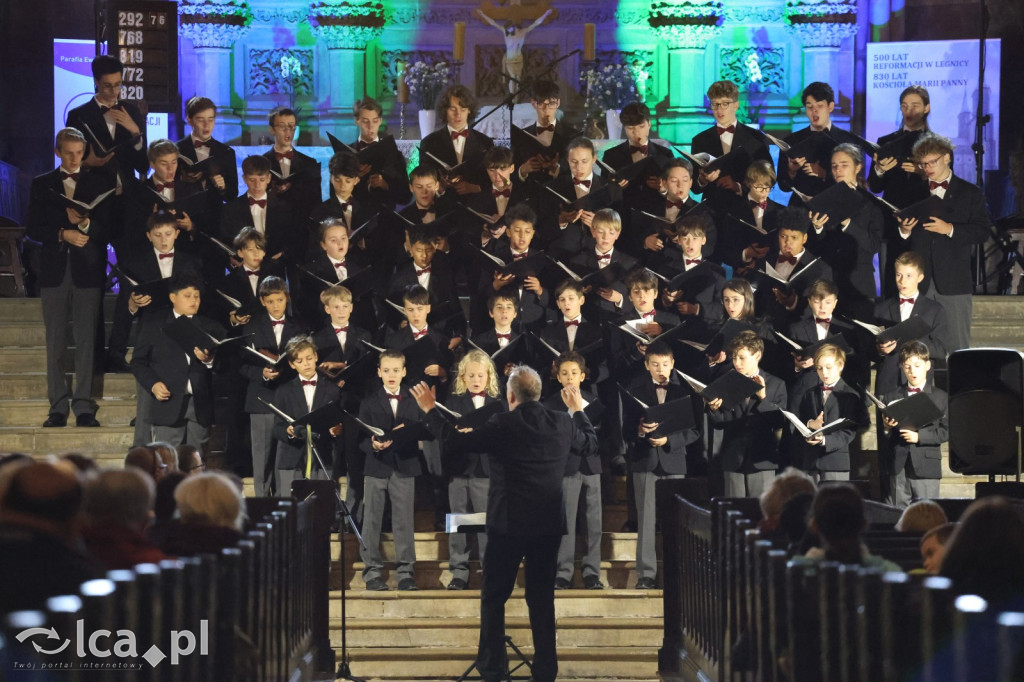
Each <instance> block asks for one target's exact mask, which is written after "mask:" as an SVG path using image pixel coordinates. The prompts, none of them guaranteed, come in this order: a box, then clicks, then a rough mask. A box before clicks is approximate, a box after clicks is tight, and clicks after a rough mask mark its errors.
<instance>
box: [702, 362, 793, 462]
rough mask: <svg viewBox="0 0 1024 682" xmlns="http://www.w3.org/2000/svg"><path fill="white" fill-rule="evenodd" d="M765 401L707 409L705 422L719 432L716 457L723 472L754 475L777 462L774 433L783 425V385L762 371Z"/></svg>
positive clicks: (776, 445)
mask: <svg viewBox="0 0 1024 682" xmlns="http://www.w3.org/2000/svg"><path fill="white" fill-rule="evenodd" d="M760 374H761V376H762V377H764V383H765V399H764V400H761V399H760V398H758V397H757V396H751V397H750V399H749V400H746V401H743V402H740V403H739V404H738V405H735V406H733V407H730V408H729V409H726V410H710V409H709V410H708V419H709V420H710V422H711V423H712V424H713V425H714V428H715V429H716V430H721V431H722V441H721V445H720V447H719V451H718V456H719V457H720V458H721V466H722V470H723V471H734V472H742V473H753V472H755V471H766V470H772V469H775V468H776V467H778V463H779V441H778V439H777V438H776V437H775V430H776V429H778V428H779V427H780V426H782V425H783V422H784V417H783V416H782V413H781V412H779V408H781V407H784V406H785V405H786V404H787V400H786V384H785V383H783V381H782V380H781V379H779V378H778V377H775V376H772V375H771V374H768V373H767V372H765V371H763V370H762V371H761V373H760Z"/></svg>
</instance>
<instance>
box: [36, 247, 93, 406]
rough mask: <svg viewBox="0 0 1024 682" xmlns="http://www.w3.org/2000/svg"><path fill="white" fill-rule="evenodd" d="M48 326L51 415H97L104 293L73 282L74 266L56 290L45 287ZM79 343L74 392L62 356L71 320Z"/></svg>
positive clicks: (48, 390) (47, 381)
mask: <svg viewBox="0 0 1024 682" xmlns="http://www.w3.org/2000/svg"><path fill="white" fill-rule="evenodd" d="M39 297H40V299H42V304H43V324H44V325H45V327H46V397H47V398H48V399H49V401H50V414H62V415H64V416H67V415H68V412H69V411H74V413H75V415H76V416H77V415H81V414H95V412H96V403H95V402H94V401H93V399H92V377H93V354H94V353H95V350H96V324H97V321H98V320H99V314H100V301H101V298H102V290H101V289H99V288H94V289H79V288H77V287H75V285H74V284H72V282H71V265H70V263H69V264H68V266H67V268H66V270H65V271H64V279H62V280H61V283H60V284H59V285H57V286H55V287H42V288H41V289H40V292H39ZM69 317H70V318H71V333H72V337H73V340H74V344H75V389H74V392H73V393H72V390H71V387H70V386H68V382H67V379H66V378H65V376H64V368H63V367H62V363H61V356H63V355H64V352H65V351H66V350H67V349H68V318H69Z"/></svg>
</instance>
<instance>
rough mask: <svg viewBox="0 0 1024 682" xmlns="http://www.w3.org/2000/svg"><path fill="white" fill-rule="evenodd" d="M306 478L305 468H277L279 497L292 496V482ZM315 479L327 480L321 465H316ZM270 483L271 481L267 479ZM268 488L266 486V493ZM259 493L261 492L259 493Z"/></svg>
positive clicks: (275, 476) (275, 474)
mask: <svg viewBox="0 0 1024 682" xmlns="http://www.w3.org/2000/svg"><path fill="white" fill-rule="evenodd" d="M305 478H306V472H305V470H301V471H300V470H299V469H275V470H274V485H275V487H276V488H277V497H291V496H292V482H293V481H302V480H305ZM313 479H314V480H327V475H326V474H324V472H323V470H322V469H320V467H319V466H315V467H314V469H313ZM254 480H255V479H254ZM267 483H268V484H269V483H270V481H267ZM266 492H267V489H266V488H264V493H266ZM257 495H259V493H257Z"/></svg>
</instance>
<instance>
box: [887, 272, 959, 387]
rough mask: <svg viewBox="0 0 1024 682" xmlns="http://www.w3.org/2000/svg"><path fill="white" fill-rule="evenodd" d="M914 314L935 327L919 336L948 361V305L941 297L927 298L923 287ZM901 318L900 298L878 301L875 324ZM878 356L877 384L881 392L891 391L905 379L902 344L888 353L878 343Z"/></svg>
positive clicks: (939, 356)
mask: <svg viewBox="0 0 1024 682" xmlns="http://www.w3.org/2000/svg"><path fill="white" fill-rule="evenodd" d="M910 314H911V315H912V316H913V315H918V316H920V317H921V319H922V320H924V321H925V322H927V323H928V324H929V325H930V326H931V328H932V330H931V331H930V332H929V333H928V334H927V335H926V336H924V337H923V338H921V339H918V340H919V341H922V342H923V343H924V344H925V345H926V346H928V351H929V352H930V353H931V356H932V358H935V359H940V360H943V361H945V359H946V353H948V352H949V320H948V318H947V317H946V309H945V308H943V307H942V304H941V303H939V302H938V301H933V300H932V299H930V298H925V297H924V296H923V295H922V294H921V292H920V291H918V293H917V299H916V300H915V301H914V307H913V308H912V309H911V311H910ZM899 321H900V302H899V299H898V298H890V299H886V300H884V301H881V302H880V303H878V304H877V305H875V324H877V325H879V326H882V327H891V326H892V325H894V324H897V323H899ZM874 350H875V357H877V358H878V360H879V363H878V371H877V372H876V374H875V387H876V389H877V392H878V393H891V392H892V391H895V390H896V387H897V386H898V385H899V384H903V383H905V380H904V378H903V375H902V373H901V372H900V367H899V348H898V347H897V348H896V350H894V351H893V352H891V353H889V354H888V355H883V356H879V355H878V354H877V346H875V348H874Z"/></svg>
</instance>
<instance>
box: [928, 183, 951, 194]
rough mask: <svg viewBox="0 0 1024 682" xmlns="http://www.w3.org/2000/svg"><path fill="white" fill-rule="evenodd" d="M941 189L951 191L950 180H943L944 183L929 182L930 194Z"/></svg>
mask: <svg viewBox="0 0 1024 682" xmlns="http://www.w3.org/2000/svg"><path fill="white" fill-rule="evenodd" d="M940 187H941V188H942V189H949V181H948V180H943V181H942V182H929V183H928V191H930V192H934V191H935V190H937V189H938V188H940Z"/></svg>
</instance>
